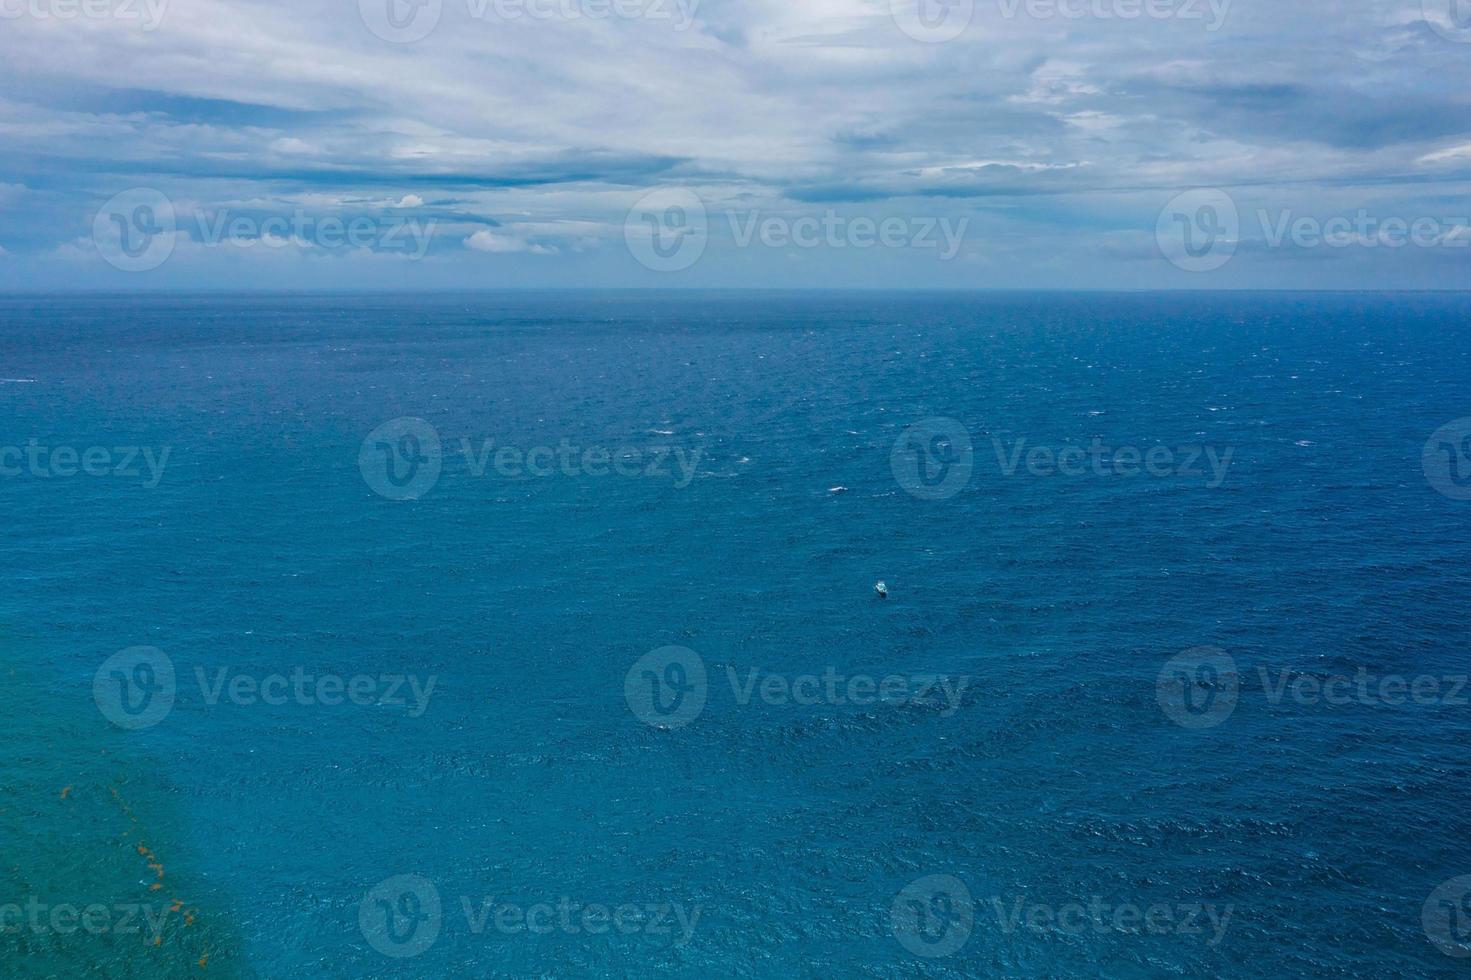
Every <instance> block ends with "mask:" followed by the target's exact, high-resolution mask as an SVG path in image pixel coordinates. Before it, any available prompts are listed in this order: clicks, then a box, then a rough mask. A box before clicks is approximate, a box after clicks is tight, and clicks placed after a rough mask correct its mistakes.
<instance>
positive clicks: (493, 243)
mask: <svg viewBox="0 0 1471 980" xmlns="http://www.w3.org/2000/svg"><path fill="white" fill-rule="evenodd" d="M465 247H466V248H469V249H474V250H475V251H477V252H491V253H495V254H509V253H512V252H527V253H530V254H531V255H556V254H557V253H558V251H559V250H558V249H557V248H556V247H555V246H548V245H537V244H535V243H532V242H528V241H526V240H525V239H524V238H517V237H514V236H512V235H503V234H497V233H495V232H492V231H485V230H483V229H482V230H481V231H477V232H476V233H475V234H473V235H471V236H470V237H469V238H467V239H465Z"/></svg>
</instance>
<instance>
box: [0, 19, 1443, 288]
mask: <svg viewBox="0 0 1471 980" xmlns="http://www.w3.org/2000/svg"><path fill="white" fill-rule="evenodd" d="M0 60H3V62H4V64H5V65H6V70H5V71H4V73H3V75H0V146H3V147H4V153H3V154H0V289H76V288H92V289H157V288H242V287H244V288H304V287H306V288H311V287H316V288H396V289H414V288H430V289H434V288H493V287H505V286H535V287H577V286H588V287H608V286H639V287H649V286H652V287H660V286H663V287H725V286H734V287H804V286H812V287H853V286H874V287H946V288H996V287H1022V288H1047V287H1057V288H1198V289H1219V288H1243V287H1261V288H1329V289H1331V288H1396V287H1405V288H1459V287H1462V286H1464V285H1467V284H1468V279H1467V277H1466V275H1465V270H1467V269H1468V268H1471V195H1468V194H1467V193H1466V191H1467V185H1468V179H1471V84H1468V82H1471V3H1466V2H1465V0H1296V2H1285V0H892V2H891V0H803V2H792V0H741V2H735V0H361V2H358V0H338V2H333V3H321V2H313V0H303V2H292V3H289V2H285V0H230V2H220V0H0Z"/></svg>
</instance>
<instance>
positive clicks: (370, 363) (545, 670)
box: [0, 292, 1471, 978]
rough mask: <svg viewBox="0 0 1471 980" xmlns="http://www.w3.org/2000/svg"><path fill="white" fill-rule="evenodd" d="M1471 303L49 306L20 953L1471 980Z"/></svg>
mask: <svg viewBox="0 0 1471 980" xmlns="http://www.w3.org/2000/svg"><path fill="white" fill-rule="evenodd" d="M1468 315H1471V297H1468V296H1465V295H1461V294H1455V293H1403V294H1378V293H1375V294H1324V293H1271V294H1256V293H1204V294H1164V293H1162V294H1107V293H1098V294H1086V293H1046V294H1042V293H1039V294H1029V293H991V294H987V293H978V294H966V293H954V294H947V293H933V294H930V293H879V292H874V293H861V292H838V293H817V292H812V293H775V292H773V293H765V292H755V293H739V292H730V293H706V292H664V293H659V292H609V293H583V294H563V295H557V294H550V293H494V294H491V293H486V294H464V295H457V294H428V295H386V294H385V295H361V294H360V295H330V294H303V295H127V296H81V297H67V298H63V297H49V296H9V297H4V298H0V379H3V380H0V404H3V406H4V420H5V423H4V431H3V432H0V507H3V513H4V514H5V516H6V518H7V530H6V535H5V540H6V549H5V551H6V555H7V559H6V561H5V562H4V563H3V564H0V576H3V580H0V586H3V587H0V630H3V636H4V638H5V640H6V642H5V643H4V644H3V651H4V653H3V662H0V672H3V673H4V676H6V677H7V678H8V679H9V681H10V684H11V690H12V693H13V697H12V699H11V702H10V705H11V710H10V711H7V712H5V713H4V714H3V716H0V717H3V718H4V721H3V722H0V724H3V725H4V726H5V727H6V734H7V736H8V737H6V738H4V739H3V740H0V746H3V748H0V753H3V755H0V759H3V761H0V788H3V794H0V830H3V833H4V840H5V845H4V859H3V860H0V955H3V958H4V966H3V972H4V973H5V974H6V975H8V976H21V977H52V976H56V977H72V976H98V977H144V978H147V977H173V976H217V977H235V976H239V977H266V978H285V977H306V976H328V977H385V978H399V977H403V978H408V977H448V976H477V977H511V976H515V977H640V978H642V977H691V978H709V977H830V976H844V977H872V978H909V977H970V976H997V977H1074V976H1075V977H1097V976H1107V977H1118V978H1146V977H1149V978H1153V977H1168V976H1179V977H1202V976H1211V977H1243V978H1247V977H1250V978H1256V977H1265V976H1270V977H1364V978H1369V977H1373V978H1385V977H1439V976H1445V977H1451V976H1457V975H1464V971H1465V969H1466V963H1467V959H1466V958H1465V957H1466V956H1468V955H1471V878H1466V877H1464V876H1467V875H1471V851H1468V848H1467V844H1466V842H1467V840H1468V839H1471V838H1468V831H1471V806H1468V804H1471V707H1468V701H1471V690H1462V686H1463V685H1464V684H1465V675H1466V674H1467V673H1468V671H1471V661H1468V652H1467V638H1466V630H1465V627H1464V623H1465V611H1464V605H1465V596H1466V595H1467V594H1468V586H1471V478H1463V477H1462V466H1463V465H1465V467H1466V472H1467V473H1471V421H1467V417H1468V416H1471V396H1468V393H1467V379H1468V378H1471V343H1468V332H1467V322H1468ZM879 581H882V582H884V583H885V584H886V586H887V589H888V593H889V597H888V598H887V599H883V598H880V597H879V596H878V595H877V593H876V591H875V584H876V583H877V582H879ZM89 910H90V911H89Z"/></svg>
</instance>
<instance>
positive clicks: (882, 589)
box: [873, 582, 889, 599]
mask: <svg viewBox="0 0 1471 980" xmlns="http://www.w3.org/2000/svg"><path fill="white" fill-rule="evenodd" d="M873 591H875V592H877V593H878V597H879V598H880V599H887V598H888V597H889V587H888V586H887V585H885V584H884V583H883V582H878V583H875V585H874V587H873Z"/></svg>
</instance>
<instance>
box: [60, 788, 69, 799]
mask: <svg viewBox="0 0 1471 980" xmlns="http://www.w3.org/2000/svg"><path fill="white" fill-rule="evenodd" d="M71 795H72V788H71V787H70V786H66V787H63V788H62V791H61V798H62V799H63V800H64V799H66V798H67V797H68V796H71Z"/></svg>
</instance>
